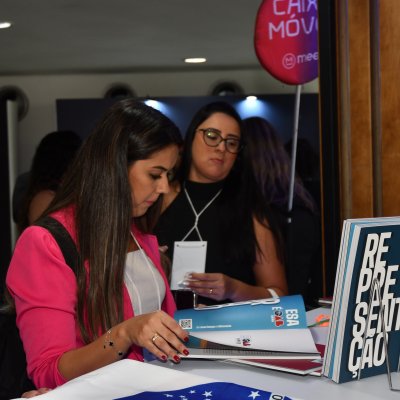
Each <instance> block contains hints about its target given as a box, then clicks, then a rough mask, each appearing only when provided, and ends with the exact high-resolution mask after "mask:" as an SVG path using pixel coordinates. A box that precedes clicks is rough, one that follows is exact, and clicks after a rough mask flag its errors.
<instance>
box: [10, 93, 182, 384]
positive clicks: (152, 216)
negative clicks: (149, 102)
mask: <svg viewBox="0 0 400 400" xmlns="http://www.w3.org/2000/svg"><path fill="white" fill-rule="evenodd" d="M181 140H182V139H181V136H180V133H179V130H178V128H177V127H176V126H175V125H174V124H173V123H172V122H171V121H170V120H169V119H168V118H166V117H165V116H164V115H162V114H161V113H160V112H158V111H157V110H154V109H153V108H151V107H148V106H146V105H144V104H142V103H139V102H135V101H133V100H123V101H120V102H118V103H116V104H115V105H114V106H113V107H111V108H110V110H109V111H108V112H107V113H106V114H105V116H104V117H103V119H102V121H100V123H99V124H98V126H97V127H96V129H95V130H94V131H93V132H92V134H91V135H90V136H89V137H88V138H87V140H86V141H85V142H84V144H83V145H82V148H81V150H80V152H79V154H78V156H77V158H76V160H75V162H74V164H73V165H72V167H71V168H70V169H69V171H68V172H67V174H66V176H65V178H64V179H63V182H62V184H61V186H60V188H59V190H58V192H57V194H56V197H55V198H54V200H53V201H52V203H51V204H50V206H49V207H48V209H47V210H46V211H45V213H44V214H45V215H49V216H51V217H53V218H54V219H56V220H57V221H59V222H60V223H61V224H62V225H63V226H64V227H65V228H66V229H67V231H68V232H69V234H70V235H71V237H72V239H73V240H74V241H75V244H76V246H77V249H78V252H79V254H80V260H79V262H78V267H77V271H76V272H75V273H74V271H72V269H71V268H70V267H69V266H68V265H67V264H66V262H65V260H64V257H63V255H62V252H61V250H60V248H59V247H58V245H57V242H56V241H55V239H54V238H53V236H52V235H51V234H50V233H49V232H48V231H47V230H46V229H45V228H42V227H40V226H30V227H28V228H27V229H26V230H25V231H24V232H23V234H22V235H21V237H20V238H19V240H18V242H17V245H16V248H15V251H14V254H13V258H12V260H11V264H10V267H9V270H8V273H7V281H6V282H7V288H8V290H9V292H10V294H11V296H12V298H13V300H14V303H15V308H16V312H17V325H18V327H19V330H20V335H21V338H22V341H23V344H24V348H25V352H26V356H27V369H28V375H29V376H30V378H31V379H32V380H33V381H34V383H35V385H36V386H37V387H48V388H54V387H56V386H58V385H61V384H63V383H64V382H66V381H68V380H70V379H73V378H75V377H77V376H80V375H82V374H84V373H87V372H89V371H92V370H94V369H97V368H99V367H102V366H104V365H107V364H110V363H112V362H114V361H117V360H119V359H121V358H123V357H127V358H131V359H135V360H143V349H146V350H147V351H148V352H150V353H152V354H154V355H155V356H156V357H158V358H159V359H161V360H167V359H172V360H173V361H175V362H179V361H180V357H181V356H182V355H187V354H188V350H187V348H186V347H185V346H184V344H183V342H185V341H186V340H187V333H186V332H185V331H184V330H183V329H181V328H180V326H179V325H178V324H177V323H176V322H175V321H174V319H173V318H172V316H173V312H174V311H175V304H174V301H173V298H172V295H171V292H170V289H169V286H168V282H167V278H166V275H165V273H164V271H163V269H162V267H161V262H160V254H159V249H158V243H157V240H156V238H155V237H154V236H153V235H151V234H149V232H151V230H152V228H153V226H154V224H155V222H156V220H157V217H158V214H159V210H160V202H161V200H162V199H161V198H162V195H163V194H164V193H167V192H168V191H169V178H170V174H171V172H172V171H173V169H174V166H175V164H176V162H177V159H178V154H179V148H180V146H181Z"/></svg>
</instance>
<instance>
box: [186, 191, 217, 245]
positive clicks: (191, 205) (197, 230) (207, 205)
mask: <svg viewBox="0 0 400 400" xmlns="http://www.w3.org/2000/svg"><path fill="white" fill-rule="evenodd" d="M184 191H185V195H186V197H187V199H188V202H189V204H190V207H191V208H192V211H193V214H194V216H195V220H194V225H193V227H192V228H191V229H190V230H189V232H188V233H187V234H186V235H185V237H184V238H183V239H182V242H183V241H184V240H185V239H186V238H187V237H188V236H189V235H190V234H191V233H192V232H193V231H194V230H195V231H196V232H197V234H198V235H199V239H200V240H201V241H202V240H203V238H202V237H201V234H200V231H199V228H198V227H197V224H198V222H199V218H200V215H201V214H203V212H204V211H205V210H206V209H207V208H208V207H209V206H210V205H211V203H212V202H213V201H214V200H215V199H216V198H217V197H218V196H219V195H220V193H221V192H222V189H219V191H218V192H217V194H216V195H215V196H214V197H213V198H212V199H211V200H210V201H209V202H208V203H207V204H206V205H205V206H204V207H203V208H202V209H201V210H200V212H197V211H196V209H195V208H194V205H193V203H192V200H191V198H190V196H189V193H188V191H187V190H186V188H184Z"/></svg>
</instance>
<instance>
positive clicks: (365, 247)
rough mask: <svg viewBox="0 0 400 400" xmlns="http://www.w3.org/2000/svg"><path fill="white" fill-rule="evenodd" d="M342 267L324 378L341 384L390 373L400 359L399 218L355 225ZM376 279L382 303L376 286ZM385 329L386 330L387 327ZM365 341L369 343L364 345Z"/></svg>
mask: <svg viewBox="0 0 400 400" xmlns="http://www.w3.org/2000/svg"><path fill="white" fill-rule="evenodd" d="M346 224H347V225H350V227H348V226H347V227H345V226H344V228H343V231H346V232H349V235H348V238H349V241H348V242H347V243H345V244H343V242H342V245H343V246H344V245H345V246H346V247H345V249H346V251H345V253H346V254H345V255H344V256H343V257H341V262H340V263H339V265H338V271H337V281H336V283H335V293H334V298H333V303H334V309H333V313H332V319H331V328H330V332H329V339H328V346H327V347H328V348H327V352H326V357H325V366H324V374H325V375H326V376H328V377H329V378H331V379H333V380H334V381H335V382H338V383H342V382H347V381H351V380H354V379H357V378H358V375H359V372H360V378H366V377H368V376H373V375H378V374H383V373H386V372H387V368H386V352H385V343H384V327H385V328H386V332H387V344H388V357H389V365H390V370H391V371H396V370H397V366H398V362H399V356H400V316H399V307H400V285H399V283H400V274H399V262H400V218H379V219H378V218H376V219H360V220H350V221H348V222H347V223H346ZM375 279H377V281H378V283H379V288H380V292H379V293H380V296H381V300H382V312H380V310H381V308H380V304H379V301H378V300H379V299H378V293H376V292H375V293H372V295H373V296H372V297H371V286H372V283H373V281H374V280H375ZM383 324H384V325H383ZM364 339H365V341H364Z"/></svg>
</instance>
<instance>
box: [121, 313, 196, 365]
mask: <svg viewBox="0 0 400 400" xmlns="http://www.w3.org/2000/svg"><path fill="white" fill-rule="evenodd" d="M123 324H124V325H125V330H126V335H127V336H128V337H129V340H130V342H131V343H135V344H136V345H138V346H141V347H143V348H146V349H147V350H148V351H150V352H151V353H153V354H154V355H155V356H156V357H158V358H159V359H161V360H163V361H166V360H167V359H171V360H173V361H175V362H180V354H183V355H185V356H187V355H188V354H189V351H188V349H187V348H186V346H185V345H184V344H183V343H182V342H187V341H188V334H187V332H186V331H184V330H183V329H182V328H181V327H180V326H179V324H178V323H177V322H176V321H175V320H174V319H173V318H171V317H170V316H169V315H168V314H166V313H165V312H164V311H156V312H153V313H149V314H143V315H139V316H137V317H133V318H131V319H129V320H127V321H125V322H124V323H123Z"/></svg>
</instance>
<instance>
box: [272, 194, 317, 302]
mask: <svg viewBox="0 0 400 400" xmlns="http://www.w3.org/2000/svg"><path fill="white" fill-rule="evenodd" d="M272 210H273V213H274V215H275V217H276V218H277V222H278V226H279V229H280V231H281V234H282V235H283V245H284V253H285V266H286V278H287V283H288V288H289V294H301V295H302V296H303V298H304V301H305V303H306V304H307V305H315V304H316V300H317V298H318V297H320V296H321V295H322V293H321V288H322V276H321V274H322V270H321V257H322V256H321V225H320V219H319V216H318V215H317V214H314V213H313V212H311V211H310V210H309V209H308V208H306V207H304V206H302V205H301V204H299V203H298V202H296V201H295V202H294V204H293V208H292V211H291V213H290V217H291V222H288V216H289V215H288V212H287V211H286V210H283V209H281V208H279V207H277V206H273V207H272Z"/></svg>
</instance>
